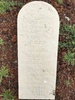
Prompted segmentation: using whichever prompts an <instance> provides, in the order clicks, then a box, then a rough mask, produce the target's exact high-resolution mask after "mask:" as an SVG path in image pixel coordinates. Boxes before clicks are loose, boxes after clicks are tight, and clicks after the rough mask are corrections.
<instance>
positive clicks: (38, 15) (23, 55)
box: [18, 1, 59, 99]
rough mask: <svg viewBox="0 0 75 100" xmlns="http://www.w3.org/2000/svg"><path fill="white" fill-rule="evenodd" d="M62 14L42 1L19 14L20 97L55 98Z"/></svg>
mask: <svg viewBox="0 0 75 100" xmlns="http://www.w3.org/2000/svg"><path fill="white" fill-rule="evenodd" d="M58 37H59V15H58V13H57V11H56V10H55V8H54V7H53V6H52V5H50V4H48V3H46V2H43V1H33V2H30V3H28V4H26V5H25V6H24V7H23V8H22V9H21V10H20V12H19V14H18V77H19V78H18V80H19V99H55V93H54V92H55V89H56V72H57V53H58Z"/></svg>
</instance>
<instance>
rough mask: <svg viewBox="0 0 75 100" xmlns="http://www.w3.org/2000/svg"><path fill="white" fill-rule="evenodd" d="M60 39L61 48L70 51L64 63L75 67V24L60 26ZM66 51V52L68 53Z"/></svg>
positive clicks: (64, 58) (65, 56)
mask: <svg viewBox="0 0 75 100" xmlns="http://www.w3.org/2000/svg"><path fill="white" fill-rule="evenodd" d="M60 37H63V38H62V41H60V42H59V48H60V49H62V48H66V51H68V52H67V53H66V54H65V55H64V57H63V61H64V62H67V63H68V65H72V66H74V65H75V24H74V25H68V24H61V26H60ZM66 51H65V52H66Z"/></svg>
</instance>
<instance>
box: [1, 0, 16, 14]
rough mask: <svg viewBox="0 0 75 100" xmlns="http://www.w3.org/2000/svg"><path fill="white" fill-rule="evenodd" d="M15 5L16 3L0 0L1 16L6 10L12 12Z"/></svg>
mask: <svg viewBox="0 0 75 100" xmlns="http://www.w3.org/2000/svg"><path fill="white" fill-rule="evenodd" d="M14 5H15V2H14V1H9V0H0V14H1V13H5V12H6V10H7V9H8V10H10V11H11V10H12V6H14Z"/></svg>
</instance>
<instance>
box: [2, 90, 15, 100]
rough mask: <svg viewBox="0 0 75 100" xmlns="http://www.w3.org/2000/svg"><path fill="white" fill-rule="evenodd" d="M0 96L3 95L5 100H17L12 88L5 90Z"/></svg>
mask: <svg viewBox="0 0 75 100" xmlns="http://www.w3.org/2000/svg"><path fill="white" fill-rule="evenodd" d="M0 96H1V97H3V100H15V97H14V96H13V93H12V92H11V91H10V90H4V92H3V93H2V94H1V95H0Z"/></svg>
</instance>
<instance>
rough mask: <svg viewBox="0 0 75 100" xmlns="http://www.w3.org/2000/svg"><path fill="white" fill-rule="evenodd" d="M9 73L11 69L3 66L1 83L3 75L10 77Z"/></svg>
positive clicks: (0, 75)
mask: <svg viewBox="0 0 75 100" xmlns="http://www.w3.org/2000/svg"><path fill="white" fill-rule="evenodd" d="M8 74H9V69H7V68H6V67H5V66H2V67H1V70H0V83H1V82H2V78H3V77H8Z"/></svg>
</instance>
